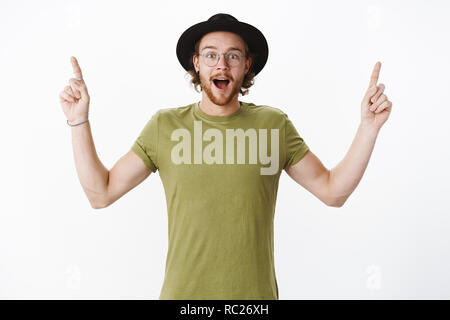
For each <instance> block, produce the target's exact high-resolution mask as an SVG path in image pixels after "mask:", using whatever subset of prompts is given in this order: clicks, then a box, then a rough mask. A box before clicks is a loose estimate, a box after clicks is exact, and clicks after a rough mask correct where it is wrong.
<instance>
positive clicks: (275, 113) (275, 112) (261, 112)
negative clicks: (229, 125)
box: [247, 102, 287, 123]
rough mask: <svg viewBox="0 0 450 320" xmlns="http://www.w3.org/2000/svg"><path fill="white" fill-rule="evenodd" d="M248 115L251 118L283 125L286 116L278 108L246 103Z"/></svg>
mask: <svg viewBox="0 0 450 320" xmlns="http://www.w3.org/2000/svg"><path fill="white" fill-rule="evenodd" d="M247 107H248V113H249V114H251V115H252V116H256V117H261V118H269V119H272V120H275V121H279V122H281V123H284V122H285V121H286V119H287V114H286V113H285V112H284V111H283V110H282V109H280V108H276V107H273V106H269V105H265V104H254V103H250V102H248V103H247Z"/></svg>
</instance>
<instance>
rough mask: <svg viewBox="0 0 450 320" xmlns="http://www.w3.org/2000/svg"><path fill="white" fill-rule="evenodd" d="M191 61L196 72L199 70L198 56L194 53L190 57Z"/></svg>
mask: <svg viewBox="0 0 450 320" xmlns="http://www.w3.org/2000/svg"><path fill="white" fill-rule="evenodd" d="M192 63H193V65H194V70H195V72H198V71H199V70H200V67H199V65H198V56H197V55H194V56H193V57H192Z"/></svg>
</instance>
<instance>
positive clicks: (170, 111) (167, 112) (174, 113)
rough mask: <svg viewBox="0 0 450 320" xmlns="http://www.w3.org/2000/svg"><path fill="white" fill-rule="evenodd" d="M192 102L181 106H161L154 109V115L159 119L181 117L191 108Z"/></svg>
mask: <svg viewBox="0 0 450 320" xmlns="http://www.w3.org/2000/svg"><path fill="white" fill-rule="evenodd" d="M193 106H194V104H193V103H191V104H188V105H184V106H181V107H168V108H161V109H159V110H158V111H156V113H155V116H156V117H157V118H159V119H169V118H173V117H176V118H183V117H185V116H186V115H187V114H189V112H190V110H191V109H192V108H193Z"/></svg>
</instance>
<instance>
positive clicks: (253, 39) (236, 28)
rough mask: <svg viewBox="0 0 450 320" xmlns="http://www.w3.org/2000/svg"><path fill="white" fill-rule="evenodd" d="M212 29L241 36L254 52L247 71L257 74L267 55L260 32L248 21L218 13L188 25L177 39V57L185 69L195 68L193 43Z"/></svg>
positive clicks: (267, 48)
mask: <svg viewBox="0 0 450 320" xmlns="http://www.w3.org/2000/svg"><path fill="white" fill-rule="evenodd" d="M212 31H230V32H233V33H236V34H238V35H239V36H241V37H242V39H243V40H244V41H245V42H246V43H247V45H248V47H249V50H250V51H252V52H253V53H255V54H256V57H255V58H254V61H253V63H252V66H251V68H250V70H249V72H254V73H255V75H257V74H258V73H259V72H260V71H261V70H262V68H263V67H264V65H265V64H266V61H267V57H268V55H269V47H268V45H267V41H266V38H265V37H264V35H263V34H262V32H261V31H259V30H258V29H257V28H255V27H254V26H252V25H250V24H248V23H245V22H241V21H238V20H237V19H236V18H235V17H233V16H232V15H229V14H226V13H218V14H215V15H213V16H212V17H210V18H209V19H208V20H207V21H203V22H199V23H197V24H194V25H193V26H191V27H189V28H188V29H187V30H185V31H184V32H183V33H182V34H181V36H180V38H179V39H178V43H177V57H178V61H180V63H181V65H182V66H183V68H184V69H185V70H186V71H189V70H195V69H194V65H193V63H192V54H193V53H194V45H195V43H196V42H197V41H198V40H200V39H201V38H202V36H203V35H205V34H206V33H209V32H212Z"/></svg>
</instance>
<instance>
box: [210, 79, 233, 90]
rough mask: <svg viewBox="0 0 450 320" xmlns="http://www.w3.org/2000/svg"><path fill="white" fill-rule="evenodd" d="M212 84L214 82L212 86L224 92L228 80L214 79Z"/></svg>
mask: <svg viewBox="0 0 450 320" xmlns="http://www.w3.org/2000/svg"><path fill="white" fill-rule="evenodd" d="M213 82H214V85H215V86H216V88H217V89H219V90H226V89H227V88H228V85H229V83H230V80H218V79H214V80H213Z"/></svg>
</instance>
